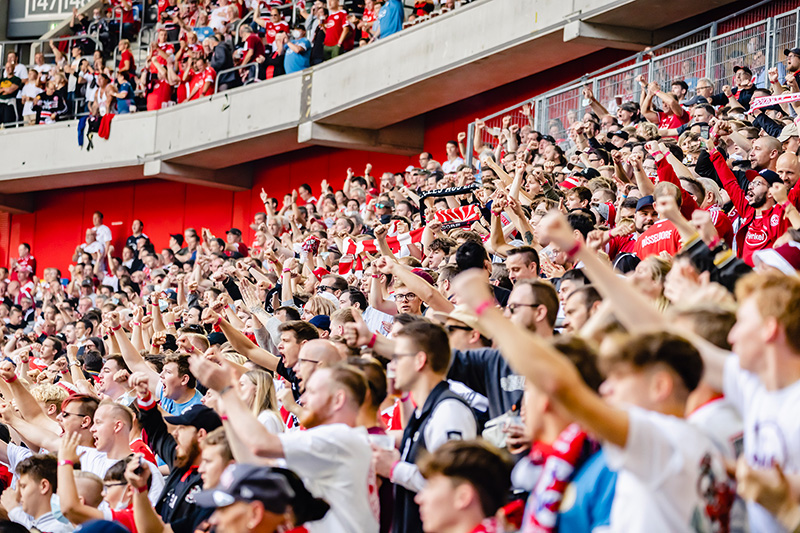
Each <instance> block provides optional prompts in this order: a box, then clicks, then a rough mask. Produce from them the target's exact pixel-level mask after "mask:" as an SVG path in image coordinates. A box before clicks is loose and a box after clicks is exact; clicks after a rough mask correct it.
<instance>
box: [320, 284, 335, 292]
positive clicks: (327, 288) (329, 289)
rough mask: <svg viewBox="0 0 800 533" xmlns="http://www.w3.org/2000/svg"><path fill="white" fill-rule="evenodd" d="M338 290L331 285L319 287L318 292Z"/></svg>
mask: <svg viewBox="0 0 800 533" xmlns="http://www.w3.org/2000/svg"><path fill="white" fill-rule="evenodd" d="M335 290H336V289H335V288H333V287H331V286H330V285H320V286H319V287H317V292H325V291H331V292H333V291H335Z"/></svg>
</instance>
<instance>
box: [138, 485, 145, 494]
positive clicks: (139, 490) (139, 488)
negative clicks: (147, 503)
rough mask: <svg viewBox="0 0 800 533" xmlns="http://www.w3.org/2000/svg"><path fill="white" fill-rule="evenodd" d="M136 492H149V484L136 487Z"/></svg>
mask: <svg viewBox="0 0 800 533" xmlns="http://www.w3.org/2000/svg"><path fill="white" fill-rule="evenodd" d="M136 492H138V493H139V494H141V493H143V492H147V485H145V486H144V487H138V488H137V489H136Z"/></svg>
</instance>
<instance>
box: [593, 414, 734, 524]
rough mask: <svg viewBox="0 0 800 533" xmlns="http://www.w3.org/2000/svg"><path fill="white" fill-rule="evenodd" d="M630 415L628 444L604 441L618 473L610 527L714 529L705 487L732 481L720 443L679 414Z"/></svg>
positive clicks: (605, 448) (608, 460)
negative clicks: (716, 443) (728, 475)
mask: <svg viewBox="0 0 800 533" xmlns="http://www.w3.org/2000/svg"><path fill="white" fill-rule="evenodd" d="M628 418H629V423H628V442H627V443H626V445H625V448H620V447H618V446H615V445H613V444H607V443H606V444H604V445H603V453H605V455H606V461H607V462H608V466H609V468H611V469H612V470H616V471H618V475H617V484H616V488H615V489H616V492H615V495H614V503H613V505H612V507H611V527H610V530H611V531H615V532H617V531H618V532H630V531H647V532H648V533H659V532H664V533H679V532H687V533H689V532H694V531H697V530H700V531H710V529H706V527H704V526H703V525H705V526H707V525H708V519H707V518H706V517H705V513H704V511H705V508H706V504H707V502H706V500H705V499H704V496H703V494H701V492H700V489H701V487H706V486H708V485H710V483H711V480H712V479H714V480H716V482H727V474H726V472H725V466H724V464H723V461H722V454H721V453H720V452H719V450H718V449H717V447H716V445H714V443H713V442H712V441H711V439H709V438H708V437H706V436H705V435H704V434H703V433H702V432H701V431H700V430H698V429H697V428H695V427H694V426H693V425H691V424H689V423H688V422H687V421H686V420H683V419H680V418H677V417H674V416H668V415H663V414H661V413H656V412H653V411H647V410H644V409H641V408H638V407H632V408H630V409H629V411H628ZM704 464H708V468H706V467H704ZM731 490H732V489H731ZM698 523H700V524H701V526H700V528H697V527H696V526H697V524H698Z"/></svg>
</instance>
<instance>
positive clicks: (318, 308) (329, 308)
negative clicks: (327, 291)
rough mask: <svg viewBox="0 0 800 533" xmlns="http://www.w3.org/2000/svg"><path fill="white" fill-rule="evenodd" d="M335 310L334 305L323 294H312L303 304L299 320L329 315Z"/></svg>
mask: <svg viewBox="0 0 800 533" xmlns="http://www.w3.org/2000/svg"><path fill="white" fill-rule="evenodd" d="M334 311H336V305H334V303H333V302H332V301H330V300H328V299H327V298H326V297H324V296H312V297H311V298H309V299H308V301H307V302H306V305H304V306H303V313H302V314H301V315H300V319H301V320H310V319H312V318H314V317H315V316H317V315H327V316H331V315H332V314H333V312H334Z"/></svg>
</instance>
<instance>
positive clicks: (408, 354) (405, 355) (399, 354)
mask: <svg viewBox="0 0 800 533" xmlns="http://www.w3.org/2000/svg"><path fill="white" fill-rule="evenodd" d="M418 353H419V352H409V353H393V354H392V358H391V359H392V361H397V360H398V359H400V358H401V357H411V356H413V355H417V354H418Z"/></svg>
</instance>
